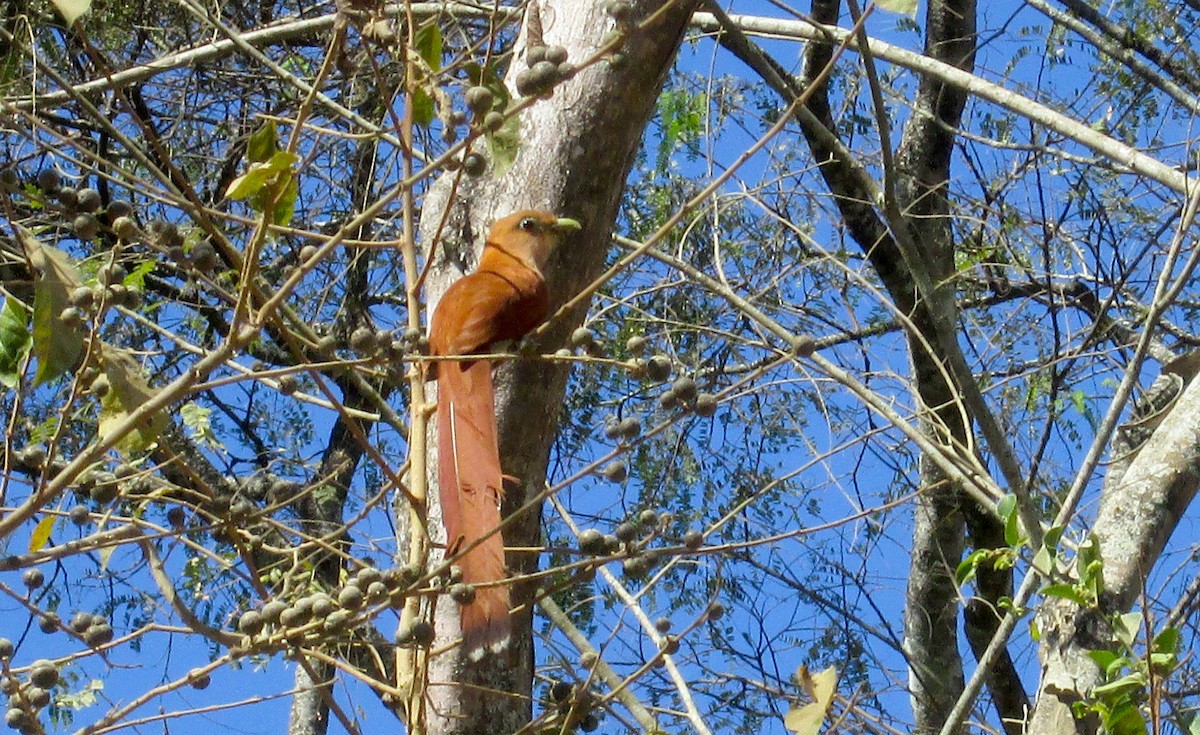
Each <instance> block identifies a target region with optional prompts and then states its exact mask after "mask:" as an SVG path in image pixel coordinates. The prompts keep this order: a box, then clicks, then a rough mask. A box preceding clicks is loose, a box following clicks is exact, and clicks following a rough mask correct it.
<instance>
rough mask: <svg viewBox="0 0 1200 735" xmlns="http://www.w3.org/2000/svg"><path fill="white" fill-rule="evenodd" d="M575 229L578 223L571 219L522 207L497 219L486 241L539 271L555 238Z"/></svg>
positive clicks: (556, 242)
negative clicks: (521, 209) (522, 208)
mask: <svg viewBox="0 0 1200 735" xmlns="http://www.w3.org/2000/svg"><path fill="white" fill-rule="evenodd" d="M578 230H579V223H578V222H576V221H575V220H573V219H568V218H566V217H558V216H556V215H554V214H551V213H550V212H542V211H537V210H525V211H522V212H516V213H514V214H510V215H508V216H507V217H504V218H503V219H499V220H497V221H496V224H494V225H492V230H491V232H490V233H488V239H487V244H488V245H489V246H490V247H494V248H496V249H498V250H500V251H501V252H503V253H505V254H507V255H510V256H512V257H514V258H517V259H518V260H520V261H521V262H522V263H524V264H525V265H527V266H529V267H530V268H532V269H533V270H535V271H537V272H538V273H541V272H542V268H543V267H544V266H545V265H546V261H547V260H548V259H549V258H550V253H552V252H554V246H555V245H557V244H558V241H559V238H561V237H562V236H563V235H565V234H567V233H569V232H577V231H578Z"/></svg>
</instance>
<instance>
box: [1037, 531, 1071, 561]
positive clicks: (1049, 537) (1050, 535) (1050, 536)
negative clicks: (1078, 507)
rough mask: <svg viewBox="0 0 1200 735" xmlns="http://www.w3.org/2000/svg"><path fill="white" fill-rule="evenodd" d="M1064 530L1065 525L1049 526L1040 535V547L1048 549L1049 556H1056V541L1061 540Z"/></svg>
mask: <svg viewBox="0 0 1200 735" xmlns="http://www.w3.org/2000/svg"><path fill="white" fill-rule="evenodd" d="M1066 530H1067V527H1066V526H1051V527H1050V528H1047V529H1046V533H1045V534H1043V535H1042V548H1044V549H1046V550H1047V551H1049V552H1050V555H1051V556H1058V542H1059V541H1061V540H1062V535H1063V532H1064V531H1066Z"/></svg>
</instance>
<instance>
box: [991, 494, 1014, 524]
mask: <svg viewBox="0 0 1200 735" xmlns="http://www.w3.org/2000/svg"><path fill="white" fill-rule="evenodd" d="M1016 512H1017V496H1016V495H1013V494H1012V493H1009V494H1008V495H1005V496H1004V497H1003V498H1000V502H998V503H996V514H997V515H999V516H1000V517H1001V518H1002V519H1004V520H1006V521H1007V520H1008V519H1009V518H1011V517H1012V515H1013V514H1014V513H1016Z"/></svg>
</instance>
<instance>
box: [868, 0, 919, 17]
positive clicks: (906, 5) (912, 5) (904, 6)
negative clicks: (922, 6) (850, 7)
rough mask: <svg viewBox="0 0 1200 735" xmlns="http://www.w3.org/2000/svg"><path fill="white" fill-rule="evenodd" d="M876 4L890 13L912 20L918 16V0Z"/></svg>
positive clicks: (877, 2)
mask: <svg viewBox="0 0 1200 735" xmlns="http://www.w3.org/2000/svg"><path fill="white" fill-rule="evenodd" d="M875 4H876V5H878V6H879V7H881V8H883V9H884V10H887V11H889V12H892V13H898V14H900V15H907V16H908V17H910V18H915V17H916V15H917V0H875Z"/></svg>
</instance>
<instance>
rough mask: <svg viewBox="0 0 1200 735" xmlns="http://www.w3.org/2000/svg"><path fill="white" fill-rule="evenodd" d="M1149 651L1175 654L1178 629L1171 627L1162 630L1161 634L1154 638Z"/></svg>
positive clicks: (1177, 645)
mask: <svg viewBox="0 0 1200 735" xmlns="http://www.w3.org/2000/svg"><path fill="white" fill-rule="evenodd" d="M1151 650H1152V651H1154V652H1155V653H1177V652H1178V651H1179V629H1178V628H1176V627H1173V626H1167V627H1166V628H1163V629H1162V632H1161V633H1159V634H1158V635H1156V636H1154V645H1153V646H1152V647H1151Z"/></svg>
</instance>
